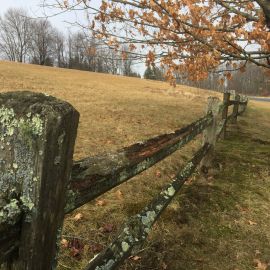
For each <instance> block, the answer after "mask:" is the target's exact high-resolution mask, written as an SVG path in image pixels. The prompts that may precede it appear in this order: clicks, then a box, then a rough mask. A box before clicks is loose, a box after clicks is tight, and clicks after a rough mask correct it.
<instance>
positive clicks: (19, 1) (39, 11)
mask: <svg viewBox="0 0 270 270" xmlns="http://www.w3.org/2000/svg"><path fill="white" fill-rule="evenodd" d="M93 2H96V3H98V2H99V0H95V1H93ZM42 3H43V0H0V6H1V9H0V15H1V16H2V15H3V14H4V13H5V12H6V11H7V9H9V8H11V7H16V8H24V9H26V10H27V11H28V13H29V15H30V16H31V17H34V18H36V17H44V16H46V15H52V14H55V13H56V12H57V11H56V10H53V11H52V10H49V9H44V8H42ZM83 19H84V18H83V14H82V13H80V14H75V12H66V13H64V14H60V15H57V16H52V17H50V18H49V20H50V21H51V22H52V24H53V26H55V27H57V28H59V29H60V30H62V31H67V29H68V28H70V27H71V26H70V24H68V23H67V22H75V21H82V20H83Z"/></svg>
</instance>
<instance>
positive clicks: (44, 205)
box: [0, 92, 248, 270]
mask: <svg viewBox="0 0 270 270" xmlns="http://www.w3.org/2000/svg"><path fill="white" fill-rule="evenodd" d="M232 95H233V96H234V98H233V100H231V99H230V97H231V96H232ZM247 103H248V100H247V98H246V97H244V96H239V95H235V93H230V92H226V93H224V96H223V102H220V100H219V99H218V98H213V97H210V98H209V99H208V106H207V110H206V114H205V116H203V117H202V118H200V119H198V120H196V121H195V122H193V123H191V124H189V125H188V126H186V127H183V128H181V129H178V130H176V131H174V132H172V133H169V134H163V135H159V136H157V137H154V138H151V139H149V140H146V141H144V142H140V143H136V144H133V145H131V146H129V147H125V148H123V149H121V150H119V151H116V152H114V153H106V154H103V155H98V156H94V157H88V158H85V159H82V160H79V161H76V162H74V163H73V165H72V155H73V147H74V142H75V137H76V131H77V125H78V119H79V114H78V112H77V111H76V110H75V109H74V108H73V107H72V106H71V105H70V104H68V103H66V102H63V101H60V100H57V99H55V98H53V97H49V96H45V95H43V94H34V93H30V92H14V93H4V94H1V95H0V132H1V135H0V149H1V152H0V190H1V193H0V265H1V264H2V269H15V270H17V269H18V270H23V269H35V270H36V269H37V270H39V269H40V270H41V269H51V268H54V267H55V265H56V253H57V248H56V246H57V245H56V244H55V243H56V242H57V241H58V239H59V237H60V231H61V227H62V223H63V219H64V215H65V214H67V213H70V212H71V211H73V210H74V209H77V208H78V207H80V206H82V205H83V204H85V203H87V202H89V201H91V200H93V199H95V198H96V197H98V196H100V195H101V194H104V193H105V192H107V191H109V190H111V189H112V188H114V187H115V186H117V185H120V184H121V183H123V182H125V181H127V180H129V179H131V178H132V177H134V176H135V175H137V174H139V173H141V172H142V171H144V170H146V169H148V168H150V167H151V166H153V165H154V164H156V163H157V162H159V161H161V160H163V159H164V158H166V157H167V156H169V155H171V154H172V153H174V152H175V151H177V150H179V149H181V148H182V147H183V146H184V145H186V144H187V143H189V142H190V141H191V140H193V139H194V138H195V137H196V136H197V135H199V134H201V133H203V146H202V147H201V148H200V149H199V150H198V151H197V152H196V153H195V155H194V156H193V158H192V159H191V160H190V161H189V162H188V163H187V164H186V166H185V167H184V168H183V169H182V170H180V171H179V172H178V174H177V176H176V177H175V179H173V181H172V182H171V183H170V184H168V185H166V186H165V187H164V188H163V190H162V191H161V192H160V194H159V195H158V196H157V197H156V198H154V199H153V201H152V202H151V203H150V204H149V205H147V206H146V207H145V208H144V209H143V210H142V211H141V212H140V213H138V214H137V215H136V216H134V217H131V218H130V219H129V221H128V222H127V223H126V224H125V225H124V228H123V230H122V231H121V232H120V233H119V235H118V236H117V237H116V239H115V240H114V241H113V242H112V243H111V244H110V245H109V246H108V247H107V248H106V249H105V250H104V251H103V252H101V253H100V254H99V255H98V256H97V257H95V258H94V259H93V260H91V262H90V263H89V265H88V266H86V268H85V269H89V270H92V269H115V268H116V267H117V266H118V265H119V264H120V263H121V262H122V261H123V260H124V259H125V258H127V257H128V256H129V255H130V254H131V252H132V251H134V248H135V247H137V246H140V245H142V243H143V242H144V241H145V239H146V238H147V235H148V233H149V232H150V229H151V227H152V225H153V224H154V223H155V222H156V220H157V219H158V217H159V216H160V215H161V213H162V212H163V210H164V209H165V208H166V207H167V206H168V204H169V203H170V202H171V200H172V199H173V198H174V196H175V195H176V194H177V192H178V191H179V190H180V189H181V187H182V185H183V183H184V182H185V181H186V180H187V179H188V178H189V177H190V176H191V174H192V173H193V172H194V171H195V170H196V168H197V167H198V166H199V168H200V169H201V170H202V171H204V172H207V168H208V167H209V166H211V161H212V159H213V152H214V147H215V144H216V141H217V140H218V139H219V138H220V137H221V138H225V137H226V124H227V123H228V121H231V122H232V123H236V121H237V117H238V116H239V115H241V114H242V113H243V112H244V111H245V109H246V107H247ZM232 105H233V112H232V114H231V115H229V116H228V108H229V106H232ZM102 267H103V268H102ZM0 268H1V267H0Z"/></svg>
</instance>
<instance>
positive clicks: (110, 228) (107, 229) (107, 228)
mask: <svg viewBox="0 0 270 270" xmlns="http://www.w3.org/2000/svg"><path fill="white" fill-rule="evenodd" d="M99 230H100V231H101V232H103V233H110V232H112V231H113V230H114V225H113V224H111V223H106V224H104V225H103V226H102V227H101V228H99Z"/></svg>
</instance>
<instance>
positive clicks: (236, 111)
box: [232, 95, 240, 124]
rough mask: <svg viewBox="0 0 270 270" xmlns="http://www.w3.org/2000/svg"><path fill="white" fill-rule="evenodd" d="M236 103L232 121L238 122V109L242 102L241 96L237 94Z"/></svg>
mask: <svg viewBox="0 0 270 270" xmlns="http://www.w3.org/2000/svg"><path fill="white" fill-rule="evenodd" d="M235 102H236V103H235V104H234V105H233V118H232V123H233V124H236V123H237V115H238V109H239V102H240V96H239V95H236V96H235Z"/></svg>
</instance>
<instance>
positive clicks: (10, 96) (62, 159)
mask: <svg viewBox="0 0 270 270" xmlns="http://www.w3.org/2000/svg"><path fill="white" fill-rule="evenodd" d="M78 118H79V114H78V112H77V111H76V110H75V109H74V108H73V107H72V106H71V105H69V104H68V103H66V102H62V101H60V100H57V99H55V98H53V97H50V96H46V95H44V94H36V93H31V92H12V93H3V94H0V132H1V133H0V148H1V151H0V190H1V192H0V232H1V236H0V259H1V260H2V261H3V260H6V259H8V264H6V265H5V266H4V267H6V269H16V270H25V269H29V270H30V269H31V270H32V269H35V270H41V269H42V270H44V269H52V267H53V263H54V262H55V253H56V241H57V235H58V234H59V233H60V230H61V226H62V222H63V218H64V206H65V199H66V198H65V194H66V188H67V184H68V180H69V178H70V171H71V167H72V156H73V148H74V142H75V138H76V131H77V125H78ZM15 225H16V226H15ZM13 241H14V242H13ZM16 245H19V248H18V249H17V251H16V252H14V249H13V248H14V247H16Z"/></svg>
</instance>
